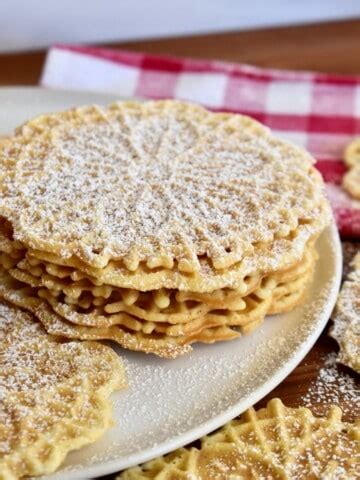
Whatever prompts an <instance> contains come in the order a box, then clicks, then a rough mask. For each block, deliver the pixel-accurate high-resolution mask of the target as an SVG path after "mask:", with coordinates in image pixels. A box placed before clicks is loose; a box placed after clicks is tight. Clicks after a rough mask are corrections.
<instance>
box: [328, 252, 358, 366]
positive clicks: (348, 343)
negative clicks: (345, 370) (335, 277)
mask: <svg viewBox="0 0 360 480" xmlns="http://www.w3.org/2000/svg"><path fill="white" fill-rule="evenodd" d="M357 251H358V253H357V254H356V255H355V256H354V257H353V258H352V260H351V261H350V268H349V271H348V274H347V278H346V280H345V282H344V284H343V286H342V288H341V291H340V294H339V297H338V301H337V304H336V308H335V310H334V313H333V315H332V319H333V321H334V325H333V327H332V329H331V331H330V334H331V336H332V337H334V338H335V339H336V340H337V342H338V343H339V345H340V352H339V356H338V361H339V362H340V363H343V364H344V365H348V366H349V367H350V368H352V369H353V370H355V371H356V372H358V373H360V247H357Z"/></svg>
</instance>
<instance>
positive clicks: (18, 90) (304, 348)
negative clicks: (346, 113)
mask: <svg viewBox="0 0 360 480" xmlns="http://www.w3.org/2000/svg"><path fill="white" fill-rule="evenodd" d="M31 93H36V95H39V94H40V95H42V94H44V95H49V96H51V95H52V94H55V95H64V96H66V95H69V96H71V95H79V96H83V97H84V98H85V97H89V96H91V95H93V96H94V97H97V98H98V99H101V98H102V99H103V100H104V102H105V101H108V102H111V101H114V100H115V99H116V98H118V99H119V100H121V99H124V97H121V96H117V95H115V94H114V93H100V92H95V91H91V90H89V91H88V90H86V91H84V90H74V89H69V90H68V89H50V88H43V87H36V86H19V87H17V86H1V87H0V94H9V96H15V95H16V101H17V102H19V101H20V100H19V95H29V94H31ZM127 99H129V98H127ZM132 99H134V98H132ZM9 100H11V99H9ZM137 100H140V101H141V99H137ZM95 101H98V100H95ZM327 229H328V232H329V233H328V235H329V241H330V243H331V246H332V248H333V251H334V272H335V275H334V279H333V282H332V284H331V291H330V292H329V298H328V299H327V302H326V304H325V306H324V309H323V311H322V312H321V315H319V316H318V321H317V323H316V328H314V329H313V330H312V331H311V334H310V335H309V336H308V337H307V339H306V341H304V343H303V344H302V345H301V346H300V347H299V348H298V350H297V351H296V353H295V355H293V356H292V357H291V358H290V359H289V360H288V361H287V362H286V363H285V365H283V366H282V367H281V368H280V370H279V371H278V372H277V373H276V374H275V375H273V376H272V377H271V378H269V379H268V380H266V381H265V382H264V383H263V385H262V386H261V387H260V388H258V389H257V390H256V391H255V392H253V393H251V394H249V395H248V396H247V397H246V399H245V400H240V401H239V402H237V403H236V404H235V405H233V406H232V407H230V408H228V409H227V410H225V411H224V412H222V413H221V414H218V415H217V416H216V417H213V418H211V419H210V420H207V421H205V422H203V423H201V424H200V425H198V426H197V427H195V428H192V429H190V430H188V431H186V432H184V433H182V434H180V435H177V436H175V437H174V438H173V439H172V440H170V441H167V442H163V443H160V444H158V445H155V446H153V447H150V448H148V449H145V450H141V451H140V452H136V453H134V454H132V455H129V456H127V457H126V458H124V457H123V458H122V459H119V460H116V459H115V460H108V461H105V462H103V463H99V464H96V465H92V466H88V467H83V468H81V466H79V470H78V471H70V470H69V471H67V470H66V467H65V470H63V471H61V470H60V471H58V472H54V473H53V474H51V475H48V476H46V477H42V478H44V479H45V478H46V479H48V480H51V479H52V478H54V479H56V478H57V479H59V478H60V477H59V475H62V474H63V475H64V476H66V479H67V480H77V479H78V480H80V479H84V478H85V477H95V478H96V477H98V476H102V475H108V474H113V473H115V472H118V471H121V470H123V469H126V468H130V467H132V466H134V465H138V464H142V463H144V462H147V461H149V460H151V459H152V458H155V457H157V456H161V455H165V454H166V453H168V452H170V451H173V450H175V449H177V448H179V447H181V446H183V445H186V444H188V443H191V442H193V441H194V440H196V439H199V438H200V437H202V436H204V435H206V434H208V433H209V432H212V431H213V430H216V429H217V428H219V427H221V426H223V425H224V424H225V423H227V422H228V421H230V420H231V419H233V418H235V417H236V416H238V415H240V414H241V413H242V412H244V411H245V410H246V409H248V408H249V407H250V406H252V405H254V404H255V403H257V402H258V401H259V400H261V399H262V398H264V397H265V396H266V395H267V394H268V393H270V392H271V390H273V389H274V388H275V387H276V386H278V385H279V384H280V383H281V382H282V381H283V380H284V379H285V378H286V377H287V376H288V375H289V374H290V373H291V372H292V371H293V370H294V369H295V368H296V366H297V365H298V364H299V363H300V362H301V361H302V360H303V359H304V357H305V356H306V355H307V353H308V352H309V351H310V350H311V349H312V347H313V346H314V344H315V343H316V341H317V340H318V338H319V336H320V335H321V333H322V331H323V330H324V328H325V326H326V324H327V322H328V320H329V318H330V315H331V312H332V310H333V307H334V305H335V302H336V298H337V293H338V291H339V288H340V283H341V277H342V249H341V241H340V237H339V232H338V230H337V227H336V224H335V220H334V219H332V223H331V224H330V225H329V226H328V227H327ZM80 470H81V471H80Z"/></svg>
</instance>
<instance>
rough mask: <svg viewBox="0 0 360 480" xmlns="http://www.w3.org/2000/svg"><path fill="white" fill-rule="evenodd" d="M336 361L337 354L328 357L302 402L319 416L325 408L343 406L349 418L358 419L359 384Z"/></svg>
mask: <svg viewBox="0 0 360 480" xmlns="http://www.w3.org/2000/svg"><path fill="white" fill-rule="evenodd" d="M336 361H337V354H336V353H335V352H331V353H329V354H328V355H326V357H325V358H324V366H323V367H322V368H321V369H320V370H319V373H318V376H317V378H316V379H315V380H314V381H313V382H312V383H311V385H310V387H309V390H308V392H307V393H306V394H305V395H304V396H303V397H302V402H303V404H304V405H305V406H307V407H309V408H311V410H312V411H313V412H314V413H318V414H323V413H324V407H325V409H327V408H326V407H329V406H330V405H339V406H340V405H341V408H342V410H343V412H344V413H345V414H346V415H347V416H348V417H350V418H353V419H356V418H357V417H359V416H360V385H359V382H358V381H357V380H356V379H355V378H353V377H352V376H350V375H349V374H348V373H346V372H344V371H342V370H341V368H339V367H338V366H337V364H336Z"/></svg>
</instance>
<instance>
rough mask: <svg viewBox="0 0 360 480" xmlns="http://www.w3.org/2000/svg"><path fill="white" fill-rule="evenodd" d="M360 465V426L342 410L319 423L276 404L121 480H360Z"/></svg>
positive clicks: (126, 473) (333, 410) (305, 413)
mask: <svg viewBox="0 0 360 480" xmlns="http://www.w3.org/2000/svg"><path fill="white" fill-rule="evenodd" d="M359 461H360V424H359V422H356V423H355V424H349V423H344V422H343V421H342V420H341V410H340V409H339V407H336V406H332V407H331V408H330V410H329V413H328V414H327V416H326V417H315V416H314V415H313V414H312V413H311V411H310V410H308V409H307V408H304V407H299V408H288V407H285V406H284V405H283V404H282V402H281V400H279V399H273V400H270V402H269V403H268V405H267V407H266V408H263V409H260V410H258V411H255V410H254V409H253V408H250V409H249V410H247V411H246V412H245V413H244V414H242V415H241V417H240V418H239V419H235V420H232V421H231V422H229V423H228V424H226V425H225V426H224V427H222V428H221V429H220V430H218V431H217V432H215V433H213V434H211V435H208V436H206V437H204V438H203V439H202V440H201V447H200V448H195V447H193V448H181V449H179V450H176V451H175V452H173V453H170V454H168V455H166V456H164V457H159V458H157V459H155V460H152V461H150V462H148V463H146V464H144V465H142V466H141V467H135V468H131V469H129V470H127V471H124V472H123V473H121V474H120V475H119V476H118V477H117V480H145V479H148V480H150V479H154V480H175V479H176V480H181V479H183V480H193V479H194V480H195V479H196V480H231V479H234V480H235V479H236V480H246V479H253V478H257V479H270V478H271V479H297V480H306V479H318V478H323V479H325V478H329V479H330V478H331V479H335V478H336V479H340V478H344V479H345V478H347V479H350V478H353V479H355V478H358V473H359V472H358V466H359Z"/></svg>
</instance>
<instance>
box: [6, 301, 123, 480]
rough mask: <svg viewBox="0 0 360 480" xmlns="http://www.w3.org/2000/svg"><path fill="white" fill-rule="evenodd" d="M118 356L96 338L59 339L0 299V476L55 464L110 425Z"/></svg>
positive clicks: (119, 383) (10, 479)
mask: <svg viewBox="0 0 360 480" xmlns="http://www.w3.org/2000/svg"><path fill="white" fill-rule="evenodd" d="M125 384H126V382H125V376H124V371H123V367H122V364H121V361H120V359H119V357H118V356H117V355H116V354H115V353H114V352H113V351H112V350H111V349H110V348H109V347H105V346H104V345H101V344H99V343H96V342H76V341H64V340H62V341H60V339H59V338H58V337H54V336H51V335H49V334H47V333H46V332H45V330H44V329H43V327H42V326H41V325H40V324H39V323H38V322H36V321H35V319H34V318H33V317H32V315H30V314H28V313H24V312H23V311H21V310H20V309H18V308H16V307H12V306H9V305H7V304H5V303H0V478H1V480H15V479H17V478H20V477H23V476H26V477H27V476H29V475H43V474H48V473H51V472H53V471H54V470H56V469H57V468H58V467H59V465H60V464H61V463H62V461H63V460H64V458H65V457H66V455H67V454H68V452H70V451H71V450H74V449H78V448H80V447H82V446H84V445H87V444H89V443H91V442H94V441H96V440H97V439H98V438H99V437H100V436H101V435H103V433H104V432H105V431H106V429H108V428H109V427H110V426H111V423H112V420H111V403H110V401H109V396H110V394H111V393H112V392H113V391H115V390H117V389H120V388H123V387H124V386H125Z"/></svg>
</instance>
